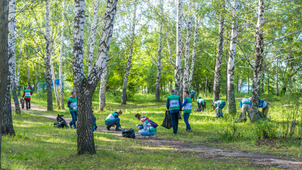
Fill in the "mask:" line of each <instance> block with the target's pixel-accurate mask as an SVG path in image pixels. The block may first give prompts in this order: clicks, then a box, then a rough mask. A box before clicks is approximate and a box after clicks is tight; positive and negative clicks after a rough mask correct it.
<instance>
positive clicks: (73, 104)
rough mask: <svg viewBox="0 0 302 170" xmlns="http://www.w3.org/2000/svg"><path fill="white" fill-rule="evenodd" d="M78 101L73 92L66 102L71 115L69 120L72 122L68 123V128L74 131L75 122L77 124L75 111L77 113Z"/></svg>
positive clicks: (75, 127)
mask: <svg viewBox="0 0 302 170" xmlns="http://www.w3.org/2000/svg"><path fill="white" fill-rule="evenodd" d="M77 102H78V99H77V97H76V92H75V91H73V92H71V96H70V97H69V98H68V101H67V107H68V108H69V112H70V114H71V118H72V121H71V122H69V126H70V128H72V126H73V128H74V129H77V125H76V122H77V111H78V104H77Z"/></svg>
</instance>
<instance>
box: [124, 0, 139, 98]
mask: <svg viewBox="0 0 302 170" xmlns="http://www.w3.org/2000/svg"><path fill="white" fill-rule="evenodd" d="M136 8H137V0H135V1H134V12H133V20H132V31H131V42H130V50H129V57H128V62H127V67H126V73H125V76H124V79H123V92H122V104H126V103H127V83H128V77H129V73H130V69H131V63H132V56H133V44H134V37H135V25H136Z"/></svg>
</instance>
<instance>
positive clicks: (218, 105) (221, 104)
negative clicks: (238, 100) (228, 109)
mask: <svg viewBox="0 0 302 170" xmlns="http://www.w3.org/2000/svg"><path fill="white" fill-rule="evenodd" d="M212 106H213V107H216V109H215V111H216V117H215V118H219V117H223V113H222V109H223V108H224V106H225V101H223V100H216V101H215V102H213V103H212Z"/></svg>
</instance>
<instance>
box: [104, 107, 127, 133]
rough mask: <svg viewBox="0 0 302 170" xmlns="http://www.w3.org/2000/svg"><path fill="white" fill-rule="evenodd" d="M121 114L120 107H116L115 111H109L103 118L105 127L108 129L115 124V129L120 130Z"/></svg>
mask: <svg viewBox="0 0 302 170" xmlns="http://www.w3.org/2000/svg"><path fill="white" fill-rule="evenodd" d="M122 114H123V112H122V110H121V109H117V110H116V111H115V112H113V113H110V114H109V115H108V116H107V118H106V120H105V125H106V126H107V127H106V129H107V130H110V128H111V126H116V127H115V131H122V130H121V129H120V127H121V124H120V118H119V116H121V115H122ZM121 128H122V127H121Z"/></svg>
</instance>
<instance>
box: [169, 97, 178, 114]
mask: <svg viewBox="0 0 302 170" xmlns="http://www.w3.org/2000/svg"><path fill="white" fill-rule="evenodd" d="M179 104H181V102H180V98H179ZM167 109H170V100H169V98H168V99H167ZM180 110H181V109H180ZM180 110H174V111H170V113H176V112H179V111H180Z"/></svg>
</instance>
